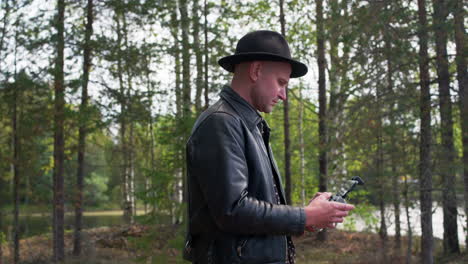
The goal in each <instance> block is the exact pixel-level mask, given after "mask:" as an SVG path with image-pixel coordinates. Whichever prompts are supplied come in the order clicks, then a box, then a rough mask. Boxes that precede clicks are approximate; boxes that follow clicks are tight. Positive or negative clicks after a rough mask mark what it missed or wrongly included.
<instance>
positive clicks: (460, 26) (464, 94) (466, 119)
mask: <svg viewBox="0 0 468 264" xmlns="http://www.w3.org/2000/svg"><path fill="white" fill-rule="evenodd" d="M465 17H466V12H465V9H464V8H463V1H462V0H455V8H454V18H455V45H456V50H457V56H456V59H455V60H456V64H457V80H458V95H459V98H460V122H461V129H462V141H463V179H464V184H465V221H466V222H465V226H468V88H467V87H468V73H467V69H466V68H467V62H466V54H467V47H466V46H465V45H466V41H465V40H466V33H465V27H464V18H465ZM465 245H468V236H465Z"/></svg>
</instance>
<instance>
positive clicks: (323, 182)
mask: <svg viewBox="0 0 468 264" xmlns="http://www.w3.org/2000/svg"><path fill="white" fill-rule="evenodd" d="M316 14H317V19H316V20H317V62H318V69H319V80H318V85H319V192H326V191H327V176H328V166H327V127H326V118H327V109H326V108H327V95H326V86H325V85H326V82H325V67H326V60H325V44H324V38H325V33H324V29H323V0H318V1H317V2H316ZM325 230H326V229H324V230H323V231H322V232H320V233H319V234H318V239H319V240H320V241H325V240H326V239H327V235H326V231H325Z"/></svg>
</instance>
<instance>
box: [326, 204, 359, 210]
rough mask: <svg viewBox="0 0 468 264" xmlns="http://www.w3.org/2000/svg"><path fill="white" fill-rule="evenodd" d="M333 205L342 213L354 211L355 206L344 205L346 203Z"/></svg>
mask: <svg viewBox="0 0 468 264" xmlns="http://www.w3.org/2000/svg"><path fill="white" fill-rule="evenodd" d="M331 203H332V206H333V207H334V208H335V209H338V210H341V211H350V210H353V209H354V205H352V204H344V203H338V202H331Z"/></svg>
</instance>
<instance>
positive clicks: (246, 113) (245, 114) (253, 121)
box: [220, 85, 263, 130]
mask: <svg viewBox="0 0 468 264" xmlns="http://www.w3.org/2000/svg"><path fill="white" fill-rule="evenodd" d="M220 96H221V97H222V98H223V99H224V100H226V101H227V102H228V103H229V104H230V105H231V106H232V107H233V108H234V110H235V111H236V112H237V113H239V115H240V116H241V117H242V119H243V120H244V121H245V122H246V124H247V125H248V127H249V129H250V130H252V129H253V128H254V127H256V126H257V125H258V124H259V123H260V122H261V121H262V120H263V117H262V116H261V115H260V113H259V112H258V111H257V110H256V109H255V108H254V107H253V106H252V105H251V104H250V103H249V102H247V101H246V100H245V99H244V98H242V97H241V96H240V95H239V94H238V93H237V92H236V91H234V90H233V89H232V88H231V87H230V86H228V85H225V86H224V87H223V90H222V91H221V93H220Z"/></svg>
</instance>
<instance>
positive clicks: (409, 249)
mask: <svg viewBox="0 0 468 264" xmlns="http://www.w3.org/2000/svg"><path fill="white" fill-rule="evenodd" d="M419 1H420V0H419ZM423 1H424V0H423ZM408 189H409V188H408V177H405V187H404V189H403V197H404V199H405V212H406V225H407V228H408V234H407V236H408V246H407V248H406V264H410V263H411V256H412V251H413V250H412V249H413V230H412V228H411V218H410V217H411V216H410V213H409V208H410V200H409V197H408ZM421 263H432V261H431V262H424V260H423V261H421Z"/></svg>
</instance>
